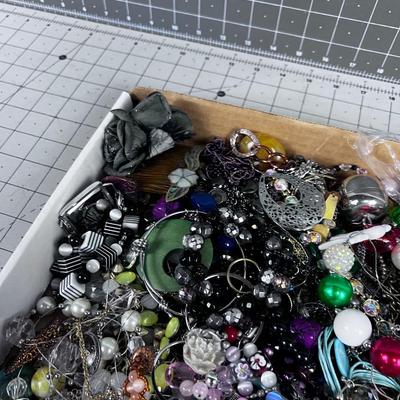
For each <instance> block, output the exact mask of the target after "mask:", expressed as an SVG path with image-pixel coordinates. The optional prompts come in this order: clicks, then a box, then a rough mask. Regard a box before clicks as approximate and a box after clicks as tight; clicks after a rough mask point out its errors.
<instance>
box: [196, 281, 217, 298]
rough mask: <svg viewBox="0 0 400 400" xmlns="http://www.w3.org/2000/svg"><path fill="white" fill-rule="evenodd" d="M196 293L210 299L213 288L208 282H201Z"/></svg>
mask: <svg viewBox="0 0 400 400" xmlns="http://www.w3.org/2000/svg"><path fill="white" fill-rule="evenodd" d="M197 291H198V292H199V294H200V295H201V296H203V297H210V296H212V294H213V286H212V284H211V282H210V281H202V282H200V283H199V285H198V287H197Z"/></svg>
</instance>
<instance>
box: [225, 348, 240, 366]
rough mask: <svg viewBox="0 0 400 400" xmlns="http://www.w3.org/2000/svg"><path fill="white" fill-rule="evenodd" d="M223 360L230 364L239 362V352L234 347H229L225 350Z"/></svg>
mask: <svg viewBox="0 0 400 400" xmlns="http://www.w3.org/2000/svg"><path fill="white" fill-rule="evenodd" d="M225 358H226V359H227V360H228V361H229V362H231V363H234V362H236V361H239V359H240V350H239V349H238V348H237V347H235V346H231V347H229V348H228V349H227V350H226V353H225Z"/></svg>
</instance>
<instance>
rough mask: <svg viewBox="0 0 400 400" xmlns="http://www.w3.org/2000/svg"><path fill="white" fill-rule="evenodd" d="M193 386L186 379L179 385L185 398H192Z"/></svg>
mask: <svg viewBox="0 0 400 400" xmlns="http://www.w3.org/2000/svg"><path fill="white" fill-rule="evenodd" d="M193 385H194V383H193V382H192V381H190V380H188V379H186V380H184V381H182V382H181V384H180V385H179V392H180V393H181V395H182V396H183V397H190V396H191V395H192V394H193Z"/></svg>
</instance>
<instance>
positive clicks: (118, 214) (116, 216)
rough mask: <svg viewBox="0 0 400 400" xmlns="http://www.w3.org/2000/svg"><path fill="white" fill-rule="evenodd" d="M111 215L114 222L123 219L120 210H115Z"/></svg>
mask: <svg viewBox="0 0 400 400" xmlns="http://www.w3.org/2000/svg"><path fill="white" fill-rule="evenodd" d="M109 215H110V218H111V220H112V221H119V220H120V219H121V218H122V212H121V210H118V208H113V209H112V210H111V211H110V214H109Z"/></svg>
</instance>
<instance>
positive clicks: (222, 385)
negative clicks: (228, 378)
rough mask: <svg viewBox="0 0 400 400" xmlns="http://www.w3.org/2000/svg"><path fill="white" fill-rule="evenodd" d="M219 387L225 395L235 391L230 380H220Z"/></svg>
mask: <svg viewBox="0 0 400 400" xmlns="http://www.w3.org/2000/svg"><path fill="white" fill-rule="evenodd" d="M217 388H218V390H220V391H221V392H222V393H223V394H224V395H225V397H228V396H230V395H231V394H232V393H233V387H232V385H231V384H230V383H229V382H219V383H218V386H217Z"/></svg>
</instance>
